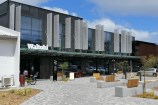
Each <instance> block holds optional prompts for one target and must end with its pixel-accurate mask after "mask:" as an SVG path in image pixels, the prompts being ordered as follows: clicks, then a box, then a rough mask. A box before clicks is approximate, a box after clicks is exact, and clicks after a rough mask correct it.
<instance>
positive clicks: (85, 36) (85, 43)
mask: <svg viewBox="0 0 158 105" xmlns="http://www.w3.org/2000/svg"><path fill="white" fill-rule="evenodd" d="M82 40H83V45H82V49H83V50H88V25H87V23H86V22H84V23H83V39H82Z"/></svg>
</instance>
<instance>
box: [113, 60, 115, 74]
mask: <svg viewBox="0 0 158 105" xmlns="http://www.w3.org/2000/svg"><path fill="white" fill-rule="evenodd" d="M112 62H113V65H114V69H113V75H114V73H115V72H114V70H115V60H114V59H113V60H112Z"/></svg>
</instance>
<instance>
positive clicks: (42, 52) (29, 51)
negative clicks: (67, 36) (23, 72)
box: [20, 48, 141, 59]
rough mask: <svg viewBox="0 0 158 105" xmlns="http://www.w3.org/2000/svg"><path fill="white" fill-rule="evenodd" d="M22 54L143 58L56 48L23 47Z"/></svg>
mask: <svg viewBox="0 0 158 105" xmlns="http://www.w3.org/2000/svg"><path fill="white" fill-rule="evenodd" d="M20 54H21V55H38V56H61V57H85V58H108V59H141V57H139V56H124V55H110V54H94V53H80V52H64V51H55V50H33V49H27V48H21V49H20Z"/></svg>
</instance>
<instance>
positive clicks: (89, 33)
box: [88, 29, 93, 51]
mask: <svg viewBox="0 0 158 105" xmlns="http://www.w3.org/2000/svg"><path fill="white" fill-rule="evenodd" d="M92 34H93V32H92V29H88V50H89V51H92Z"/></svg>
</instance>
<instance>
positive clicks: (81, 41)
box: [80, 20, 84, 49]
mask: <svg viewBox="0 0 158 105" xmlns="http://www.w3.org/2000/svg"><path fill="white" fill-rule="evenodd" d="M83 27H84V24H83V20H81V21H80V49H83V43H84V40H83V35H84V33H83Z"/></svg>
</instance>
